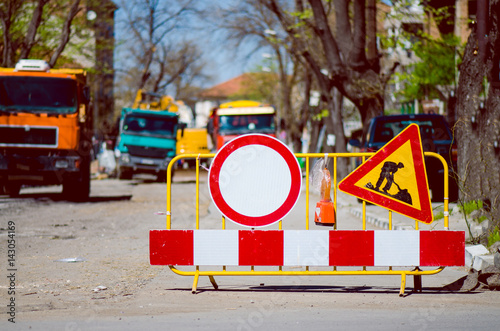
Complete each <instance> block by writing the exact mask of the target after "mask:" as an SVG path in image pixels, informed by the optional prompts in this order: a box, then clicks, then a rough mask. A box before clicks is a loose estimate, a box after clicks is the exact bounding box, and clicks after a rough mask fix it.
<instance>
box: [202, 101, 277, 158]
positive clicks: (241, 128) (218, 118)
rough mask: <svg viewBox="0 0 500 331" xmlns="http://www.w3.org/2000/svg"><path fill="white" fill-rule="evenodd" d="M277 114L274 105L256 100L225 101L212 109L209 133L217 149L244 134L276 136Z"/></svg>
mask: <svg viewBox="0 0 500 331" xmlns="http://www.w3.org/2000/svg"><path fill="white" fill-rule="evenodd" d="M275 115H276V110H275V109H274V107H271V106H269V105H265V104H262V103H260V102H256V101H249V100H239V101H232V102H227V103H223V104H221V105H220V106H219V107H218V108H216V109H214V110H213V111H212V114H211V116H210V119H209V123H208V133H209V134H210V136H211V137H212V142H213V145H214V146H215V148H216V149H217V150H219V149H220V148H221V147H222V146H224V144H226V143H227V142H228V141H230V140H232V139H233V138H236V137H238V136H240V135H243V134H249V133H262V134H268V135H270V136H273V137H276V125H275Z"/></svg>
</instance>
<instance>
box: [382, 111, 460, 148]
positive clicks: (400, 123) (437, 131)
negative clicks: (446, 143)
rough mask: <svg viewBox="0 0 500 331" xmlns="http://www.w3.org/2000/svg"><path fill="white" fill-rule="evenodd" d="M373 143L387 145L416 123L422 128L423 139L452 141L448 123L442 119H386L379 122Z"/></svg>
mask: <svg viewBox="0 0 500 331" xmlns="http://www.w3.org/2000/svg"><path fill="white" fill-rule="evenodd" d="M376 123H377V124H376V127H375V132H374V136H373V142H375V143H386V142H388V141H389V140H391V139H392V138H394V137H395V136H397V135H398V134H399V133H400V132H401V131H403V129H405V128H406V127H407V126H408V125H410V124H412V123H415V124H418V126H419V128H420V136H421V138H422V139H432V140H451V139H452V138H451V136H450V132H449V131H448V128H447V127H446V123H445V122H444V121H443V120H441V118H439V117H436V118H428V119H407V120H396V119H394V120H391V119H385V120H383V121H377V122H376Z"/></svg>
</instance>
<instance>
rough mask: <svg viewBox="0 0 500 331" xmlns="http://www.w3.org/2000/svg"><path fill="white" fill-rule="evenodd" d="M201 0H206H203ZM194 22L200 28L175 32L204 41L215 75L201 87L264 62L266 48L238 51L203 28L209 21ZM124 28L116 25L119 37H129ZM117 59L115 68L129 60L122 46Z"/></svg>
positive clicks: (209, 70)
mask: <svg viewBox="0 0 500 331" xmlns="http://www.w3.org/2000/svg"><path fill="white" fill-rule="evenodd" d="M221 1H224V2H226V3H233V2H235V1H238V0H219V1H218V3H221ZM114 2H115V3H116V4H117V5H118V7H120V0H115V1H114ZM201 3H204V2H203V1H202V2H201ZM123 15H124V12H123V10H122V9H120V8H119V9H118V10H117V11H116V12H115V22H116V21H118V20H120V19H123ZM189 23H191V22H189ZM189 23H188V24H189ZM193 23H194V24H196V25H197V26H198V27H200V28H199V29H193V30H192V31H188V30H185V29H184V30H178V32H176V33H178V34H179V36H180V38H191V39H195V40H200V41H201V42H200V45H199V46H200V47H201V49H202V52H203V57H204V59H205V60H206V62H207V64H208V65H207V73H208V74H209V75H210V76H211V77H212V80H211V81H209V82H206V83H205V84H204V85H203V86H202V87H204V88H209V87H211V86H214V85H217V84H220V83H222V82H225V81H227V80H230V79H232V78H234V77H237V76H239V75H241V74H243V73H245V72H249V71H252V70H255V68H256V67H257V66H258V64H260V63H262V61H263V56H262V55H263V54H264V53H266V52H265V50H263V51H259V52H256V53H255V54H253V55H250V56H249V55H248V53H250V52H251V50H252V47H251V46H246V47H245V46H243V47H242V48H241V49H239V50H238V51H235V50H234V49H232V48H228V46H227V45H225V44H224V40H223V39H222V38H221V37H220V36H218V35H216V34H214V33H210V32H209V31H208V28H203V24H206V22H204V21H202V20H198V21H196V22H193ZM123 32H124V31H123V29H120V28H115V38H116V40H117V41H119V40H121V39H124V38H125V39H126V38H127V36H124V35H123ZM119 48H120V46H118V47H117V49H119ZM115 61H117V62H118V64H116V65H115V69H116V68H117V67H120V66H121V67H123V65H121V64H120V61H126V59H124V57H123V55H121V53H120V50H118V51H117V52H116V54H115ZM122 63H123V62H122Z"/></svg>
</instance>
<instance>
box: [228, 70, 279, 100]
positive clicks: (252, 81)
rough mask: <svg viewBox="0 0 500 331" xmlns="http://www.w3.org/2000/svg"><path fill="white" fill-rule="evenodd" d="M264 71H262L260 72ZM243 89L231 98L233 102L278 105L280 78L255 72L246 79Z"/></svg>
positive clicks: (267, 73)
mask: <svg viewBox="0 0 500 331" xmlns="http://www.w3.org/2000/svg"><path fill="white" fill-rule="evenodd" d="M258 71H262V70H258ZM242 85H243V86H245V87H244V88H243V89H241V90H240V91H238V92H237V93H235V94H232V95H230V96H229V99H231V100H243V99H245V100H254V101H259V102H265V103H269V104H276V103H277V100H276V99H275V96H276V91H277V89H278V88H279V80H278V76H277V75H276V74H274V73H272V72H255V73H252V74H248V75H247V77H246V78H245V82H244V84H242Z"/></svg>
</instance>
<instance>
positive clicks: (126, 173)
mask: <svg viewBox="0 0 500 331" xmlns="http://www.w3.org/2000/svg"><path fill="white" fill-rule="evenodd" d="M118 179H132V171H130V170H125V169H124V168H118Z"/></svg>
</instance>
